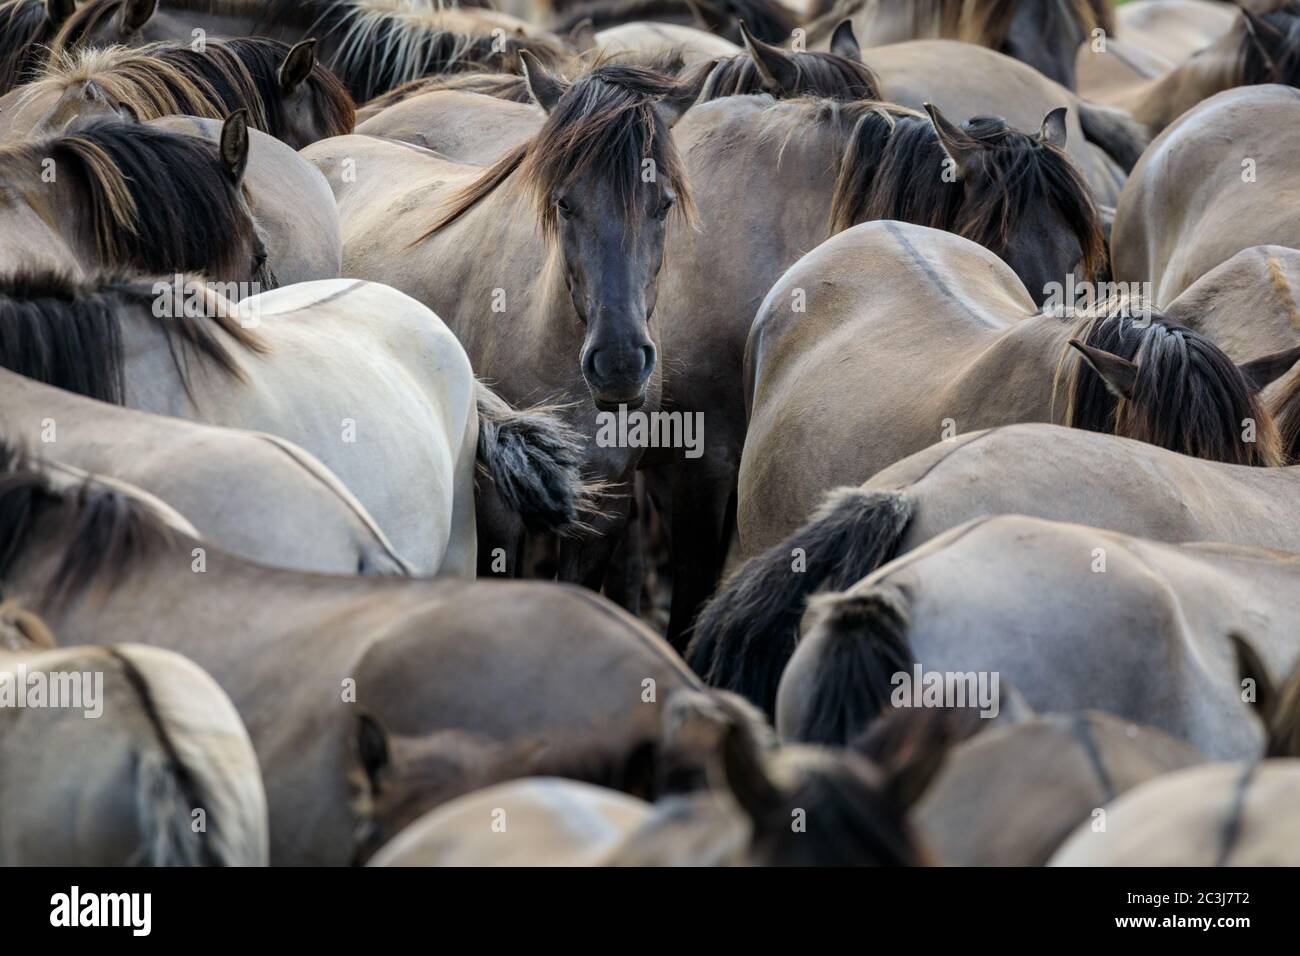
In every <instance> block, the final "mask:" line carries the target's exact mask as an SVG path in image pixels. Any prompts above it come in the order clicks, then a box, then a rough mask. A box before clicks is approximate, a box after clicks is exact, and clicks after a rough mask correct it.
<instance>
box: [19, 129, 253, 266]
mask: <svg viewBox="0 0 1300 956" xmlns="http://www.w3.org/2000/svg"><path fill="white" fill-rule="evenodd" d="M248 152H249V145H248V127H247V121H246V118H245V116H244V114H243V113H236V114H234V116H232V117H231V118H230V119H229V120H227V122H226V123H225V125H224V126H223V127H222V132H221V140H220V142H219V143H217V144H214V143H209V142H207V141H205V140H201V139H198V138H197V137H193V136H184V135H180V134H177V133H172V132H168V131H166V130H162V129H155V128H153V127H151V126H145V125H138V126H137V125H134V124H130V125H124V124H121V123H118V122H113V121H106V120H97V121H93V122H91V123H90V124H88V125H84V126H80V127H77V128H75V129H73V130H71V131H69V132H67V133H64V134H57V135H54V136H50V137H45V138H43V139H37V140H32V141H30V142H27V141H24V142H19V143H14V144H10V145H6V146H3V147H0V166H3V168H4V172H3V174H0V182H2V183H3V186H4V187H5V189H6V191H7V193H8V195H10V196H12V197H14V200H15V201H14V202H12V203H11V204H8V205H7V206H5V207H4V208H3V210H0V222H2V224H3V228H2V230H0V259H2V260H3V261H4V262H5V263H6V267H7V268H8V269H9V270H11V271H12V270H15V269H17V268H19V267H22V266H24V265H26V266H29V267H33V268H41V267H46V268H48V267H53V268H57V269H79V268H80V267H81V266H82V265H83V264H85V263H94V264H96V265H97V266H99V267H102V268H131V269H137V270H141V271H148V272H152V273H155V274H162V275H169V274H172V273H175V272H179V271H187V270H193V271H196V272H205V273H207V274H208V275H211V276H213V277H214V278H220V279H222V280H224V281H230V282H248V281H252V280H256V281H259V282H261V283H263V284H264V285H265V287H268V288H269V287H271V286H273V285H274V280H273V278H272V277H271V275H270V273H269V270H268V269H267V268H266V262H267V253H266V249H265V245H264V243H263V241H262V238H261V237H260V236H259V235H258V232H257V228H256V225H255V223H254V220H253V218H252V215H251V213H250V210H249V208H248V203H247V200H246V198H245V196H244V193H243V190H242V189H241V184H242V181H243V176H244V171H245V168H246V166H247V163H248Z"/></svg>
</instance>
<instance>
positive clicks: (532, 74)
mask: <svg viewBox="0 0 1300 956" xmlns="http://www.w3.org/2000/svg"><path fill="white" fill-rule="evenodd" d="M519 59H520V61H521V62H522V63H523V66H524V82H525V83H527V84H528V92H529V93H531V94H532V97H533V101H534V102H535V103H536V104H537V105H538V106H540V107H541V108H542V109H544V110H545V111H546V112H548V113H549V112H550V111H551V110H553V109H555V104H556V103H558V102H560V97H561V96H563V95H564V84H563V83H561V82H560V81H559V80H558V79H556V78H555V77H554V76H552V75H551V74H550V73H548V72H547V71H546V67H544V66H542V62H541V60H539V59H537V57H535V56H533V55H532V54H531V53H529V52H528V51H527V50H521V51H520V52H519Z"/></svg>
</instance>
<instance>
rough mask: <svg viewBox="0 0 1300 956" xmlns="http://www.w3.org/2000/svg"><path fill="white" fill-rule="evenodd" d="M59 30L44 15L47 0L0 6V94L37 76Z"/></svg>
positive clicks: (10, 1)
mask: <svg viewBox="0 0 1300 956" xmlns="http://www.w3.org/2000/svg"><path fill="white" fill-rule="evenodd" d="M57 29H58V28H57V27H56V26H55V25H54V24H53V23H51V22H50V18H49V17H48V16H46V14H45V0H4V2H3V3H0V94H3V93H7V92H9V91H10V90H11V89H13V88H14V87H15V86H20V85H21V84H23V83H26V82H27V81H28V80H30V79H31V78H32V77H33V76H35V75H36V73H37V71H38V70H39V69H40V66H41V63H42V62H43V61H44V59H45V47H46V46H47V45H48V44H49V43H50V41H51V40H53V39H54V34H55V33H56V32H57Z"/></svg>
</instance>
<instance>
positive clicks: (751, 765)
mask: <svg viewBox="0 0 1300 956" xmlns="http://www.w3.org/2000/svg"><path fill="white" fill-rule="evenodd" d="M763 760H764V757H763V754H762V753H761V752H760V751H759V750H758V748H757V747H756V746H755V745H754V741H753V739H752V738H751V737H750V735H749V734H748V733H746V731H745V730H744V728H742V727H738V726H735V725H733V726H731V727H728V728H727V731H726V733H725V735H724V736H723V740H722V769H723V772H724V773H725V774H726V778H727V789H728V790H730V791H731V795H732V796H733V797H735V798H736V802H737V803H738V804H740V807H741V809H742V810H744V811H745V813H746V815H747V816H749V818H750V819H751V820H753V821H755V822H757V821H759V820H763V819H765V818H767V817H768V816H770V815H771V813H772V811H773V810H775V809H776V808H778V807H779V806H780V803H781V792H780V791H779V790H778V789H777V787H776V784H774V783H773V782H772V780H771V778H770V777H768V775H767V770H766V768H765V767H764V766H763Z"/></svg>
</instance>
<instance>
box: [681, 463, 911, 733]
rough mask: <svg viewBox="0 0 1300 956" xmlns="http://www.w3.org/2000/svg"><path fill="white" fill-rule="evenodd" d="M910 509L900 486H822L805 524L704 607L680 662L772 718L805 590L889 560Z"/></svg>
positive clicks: (848, 582)
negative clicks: (823, 492)
mask: <svg viewBox="0 0 1300 956" xmlns="http://www.w3.org/2000/svg"><path fill="white" fill-rule="evenodd" d="M915 507H916V506H915V502H913V501H912V499H911V498H909V497H907V496H906V495H905V494H904V493H903V492H900V491H870V490H867V489H865V488H837V489H835V490H834V491H831V492H829V493H828V494H827V496H826V498H825V499H824V501H823V503H822V506H821V508H820V509H819V510H818V511H817V513H816V514H815V515H814V516H813V517H812V519H811V520H810V521H809V522H808V523H807V524H805V525H804V526H803V527H802V528H800V529H799V530H798V531H796V532H794V534H792V535H791V536H790V537H788V538H786V540H784V541H782V542H781V543H780V544H778V545H776V546H775V547H773V548H771V549H769V550H767V551H765V552H763V553H762V554H760V555H757V556H756V557H754V558H751V559H750V560H749V561H747V562H746V563H745V564H744V565H742V566H741V567H740V569H739V570H737V571H736V573H735V574H734V575H732V577H731V578H730V579H729V580H728V581H727V582H726V584H725V585H724V586H723V587H722V589H721V590H720V591H719V592H718V594H717V596H715V597H714V598H713V600H712V601H710V602H709V603H708V604H707V605H706V606H705V608H704V610H703V611H701V613H700V617H699V620H698V621H697V622H696V624H695V634H694V636H693V638H692V640H691V643H690V646H689V647H688V648H687V650H686V660H687V663H689V664H690V665H691V667H692V668H694V670H695V672H696V673H698V674H699V675H700V676H701V677H703V678H704V680H705V682H706V683H708V684H709V685H711V686H713V687H720V688H723V689H725V690H729V691H732V692H733V693H737V694H740V695H741V696H742V697H746V698H748V699H749V700H751V701H753V702H754V703H755V704H757V705H758V706H760V707H762V708H763V709H764V711H766V713H767V714H768V716H769V717H771V716H773V715H774V713H775V710H776V689H777V685H778V684H779V683H780V680H781V674H782V672H783V671H784V670H785V665H786V663H787V662H788V661H789V660H790V655H791V654H793V653H794V647H795V640H796V637H797V634H798V628H799V621H800V619H801V618H802V617H803V612H804V605H805V603H806V601H807V600H808V598H809V596H810V595H812V594H814V593H815V592H817V591H819V590H822V589H830V590H836V591H842V590H845V589H847V588H849V587H851V586H852V585H853V584H855V583H856V582H858V581H860V580H862V579H863V578H865V577H866V576H867V575H868V574H870V573H871V572H872V571H874V570H876V568H878V567H880V566H881V565H883V564H885V563H886V562H887V561H889V560H890V559H892V558H893V556H894V554H895V553H896V552H897V550H898V545H899V542H900V541H902V538H903V532H904V531H905V530H906V528H907V525H908V523H909V522H910V521H911V519H912V514H913V512H914V510H915Z"/></svg>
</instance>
